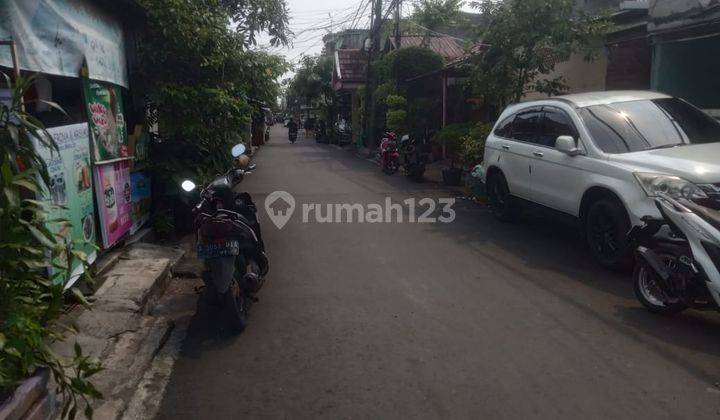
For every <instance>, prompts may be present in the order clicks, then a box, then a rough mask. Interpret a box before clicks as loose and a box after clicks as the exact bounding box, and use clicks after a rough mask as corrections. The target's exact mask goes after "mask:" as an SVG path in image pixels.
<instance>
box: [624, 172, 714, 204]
mask: <svg viewBox="0 0 720 420" xmlns="http://www.w3.org/2000/svg"><path fill="white" fill-rule="evenodd" d="M634 175H635V178H637V180H638V182H639V183H640V186H641V187H642V189H643V190H645V193H646V194H647V195H648V196H650V197H657V196H658V195H660V194H667V195H669V196H670V197H672V198H685V199H688V200H697V199H702V198H708V196H707V194H705V192H704V191H703V190H701V189H700V187H698V186H697V185H695V184H693V183H692V182H690V181H687V180H684V179H682V178H680V177H678V176H673V175H663V174H652V173H645V172H635V174H634Z"/></svg>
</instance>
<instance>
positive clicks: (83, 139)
mask: <svg viewBox="0 0 720 420" xmlns="http://www.w3.org/2000/svg"><path fill="white" fill-rule="evenodd" d="M47 131H48V133H49V134H50V136H52V138H53V139H54V140H55V143H56V144H57V146H58V149H59V153H58V151H55V150H53V151H51V150H50V149H48V148H46V147H45V146H43V145H41V144H40V143H39V142H36V144H35V147H36V150H37V152H38V154H39V155H40V156H41V157H42V159H43V160H44V161H45V163H46V164H47V168H48V174H49V177H50V182H49V185H47V188H46V190H45V192H44V194H43V199H44V200H46V201H48V202H50V203H52V204H54V205H55V206H57V207H55V208H54V209H53V210H51V212H50V215H49V218H50V219H66V220H69V221H70V223H72V227H71V228H70V227H63V228H62V229H60V228H59V227H58V226H57V224H55V225H53V224H50V225H49V226H48V228H49V229H50V230H51V231H52V232H56V233H60V234H61V235H62V236H63V237H65V238H67V239H68V240H70V241H78V242H80V243H83V242H84V243H83V244H82V245H78V246H77V248H78V249H79V250H81V251H83V252H85V253H86V254H88V259H89V262H93V261H94V260H95V255H96V252H95V248H94V244H95V208H94V205H93V190H92V173H91V169H90V168H91V167H90V138H89V135H88V125H87V124H86V123H83V124H73V125H67V126H64V127H56V128H50V129H48V130H47ZM72 269H73V272H72V276H71V278H70V279H65V282H66V284H65V287H70V286H71V285H72V284H73V283H75V281H76V280H77V279H78V277H79V276H80V274H82V271H83V267H82V265H81V264H80V262H79V261H77V262H76V263H75V265H74V266H73V267H72Z"/></svg>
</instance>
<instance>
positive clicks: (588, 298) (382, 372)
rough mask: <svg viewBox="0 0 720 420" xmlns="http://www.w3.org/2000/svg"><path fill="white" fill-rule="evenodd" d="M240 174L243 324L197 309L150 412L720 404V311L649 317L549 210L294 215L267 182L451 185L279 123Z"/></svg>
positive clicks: (317, 195) (384, 412)
mask: <svg viewBox="0 0 720 420" xmlns="http://www.w3.org/2000/svg"><path fill="white" fill-rule="evenodd" d="M255 162H256V163H257V165H258V169H257V170H256V171H255V172H254V173H252V174H251V175H248V176H247V178H246V179H245V182H244V184H243V186H244V188H245V189H246V190H247V191H248V192H250V193H251V194H252V195H253V197H254V199H255V201H256V203H257V204H258V208H259V212H258V214H259V215H260V217H261V219H262V220H261V222H262V225H263V229H264V230H263V234H264V238H265V243H266V246H267V250H268V255H269V258H270V263H271V269H270V274H269V276H268V279H267V283H266V285H265V287H264V289H263V290H262V292H261V293H260V295H259V297H260V301H259V302H258V303H257V304H256V305H255V306H254V307H253V308H252V311H251V314H250V315H251V318H250V323H249V326H248V328H247V330H246V331H245V332H244V333H243V334H241V335H239V336H228V335H227V334H224V333H222V332H218V329H217V327H216V325H215V322H216V321H213V318H212V317H211V316H204V315H199V316H196V317H195V318H194V319H193V321H192V324H191V325H190V327H189V332H188V336H187V338H186V339H185V342H184V344H183V350H182V353H181V356H180V359H179V360H178V361H177V363H176V364H175V368H174V371H173V373H172V377H171V379H170V383H169V385H168V387H167V389H166V392H165V396H164V400H163V402H162V406H161V409H160V413H159V415H158V418H161V419H230V418H488V419H490V418H548V419H549V418H567V419H577V418H617V419H620V418H622V419H627V418H633V419H641V418H642V419H650V418H697V419H700V418H702V419H713V418H714V419H717V418H719V417H720V339H719V338H718V337H719V336H720V317H718V316H717V315H716V314H714V313H699V312H694V311H687V312H685V313H683V314H681V315H679V316H676V317H661V316H657V315H652V314H650V313H648V312H647V311H645V310H644V309H643V308H642V307H641V306H640V304H639V303H638V302H637V301H636V300H635V298H634V296H633V292H632V286H631V283H630V281H629V276H628V275H619V274H614V273H611V272H608V271H605V270H602V269H599V268H598V267H597V266H596V265H595V263H594V262H593V261H592V260H591V258H590V256H589V255H588V253H587V251H586V250H585V248H584V245H583V241H582V239H581V238H580V236H579V235H578V234H577V233H576V232H575V231H574V230H572V229H570V228H568V227H566V226H565V225H562V224H558V223H557V222H554V221H550V220H547V219H541V218H533V219H529V218H525V219H523V220H522V221H521V222H519V223H517V224H515V225H507V224H501V223H499V222H497V221H495V220H494V219H493V217H492V215H491V214H490V213H489V212H488V211H487V210H486V209H485V208H483V207H482V206H480V205H478V204H475V203H473V202H470V201H464V200H458V201H457V203H456V205H455V207H454V208H455V210H456V211H457V219H456V220H455V221H454V222H453V223H450V224H440V223H438V224H409V223H404V224H397V223H392V224H385V223H383V224H358V223H355V224H337V223H325V224H320V223H317V222H315V221H314V220H313V221H311V222H310V223H303V222H302V217H301V214H300V213H301V212H300V210H299V209H296V210H295V216H294V217H293V218H292V219H291V221H290V222H289V223H288V224H287V225H286V226H285V227H284V228H283V229H282V230H279V229H277V228H276V227H275V226H274V225H273V224H272V223H271V222H270V220H269V219H268V217H267V213H266V212H265V210H264V200H265V197H266V196H267V195H268V194H270V193H271V192H273V191H276V190H284V191H287V192H289V193H291V194H293V195H294V197H295V199H296V201H297V202H298V206H300V204H301V203H322V204H326V203H361V204H363V205H366V204H368V203H384V202H385V198H386V197H391V198H392V200H393V201H394V202H402V201H403V200H405V199H408V198H415V199H417V200H419V199H421V198H424V197H430V198H433V199H437V198H440V197H453V193H451V192H450V191H449V190H446V189H444V188H443V187H441V186H438V185H435V184H430V183H426V184H414V183H412V182H410V181H409V180H407V179H405V177H404V176H402V174H397V175H395V176H386V175H383V174H382V173H381V171H380V170H379V169H378V168H377V167H376V166H375V165H373V164H372V163H370V162H368V161H367V160H364V159H359V158H357V157H355V156H354V155H353V154H352V153H350V152H348V151H344V150H340V149H338V148H336V147H334V146H328V145H319V144H316V143H315V141H314V140H312V139H305V140H300V141H298V143H296V144H290V143H289V142H288V141H287V139H286V131H285V129H284V128H283V127H282V126H281V125H276V126H275V127H274V128H273V136H272V139H271V141H270V142H269V143H268V144H267V145H266V146H264V147H263V148H262V150H261V151H260V153H259V155H258V157H257V159H256V160H255Z"/></svg>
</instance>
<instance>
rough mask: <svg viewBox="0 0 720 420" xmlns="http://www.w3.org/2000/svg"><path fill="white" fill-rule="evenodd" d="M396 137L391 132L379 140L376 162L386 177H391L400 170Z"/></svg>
mask: <svg viewBox="0 0 720 420" xmlns="http://www.w3.org/2000/svg"><path fill="white" fill-rule="evenodd" d="M396 138H397V136H396V135H395V133H393V132H392V131H387V132H385V134H384V135H383V138H382V140H380V147H379V148H378V154H377V161H378V163H379V165H380V167H381V168H382V170H383V172H384V173H385V174H386V175H393V174H394V173H395V172H397V171H398V169H400V153H398V147H397V142H396V141H395V139H396Z"/></svg>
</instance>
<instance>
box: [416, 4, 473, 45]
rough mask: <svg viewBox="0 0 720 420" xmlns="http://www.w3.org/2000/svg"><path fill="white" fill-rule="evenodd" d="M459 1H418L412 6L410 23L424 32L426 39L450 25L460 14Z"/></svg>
mask: <svg viewBox="0 0 720 420" xmlns="http://www.w3.org/2000/svg"><path fill="white" fill-rule="evenodd" d="M462 5H463V2H462V1H460V0H420V1H419V2H417V3H414V4H413V13H412V15H411V16H410V23H411V24H412V23H414V24H416V26H419V27H420V28H421V29H424V30H425V34H426V37H427V36H429V35H431V34H432V32H434V31H435V30H437V29H440V28H441V27H443V26H445V25H448V24H450V23H451V22H453V20H454V19H455V18H456V17H458V15H459V14H460V8H461V7H462Z"/></svg>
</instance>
